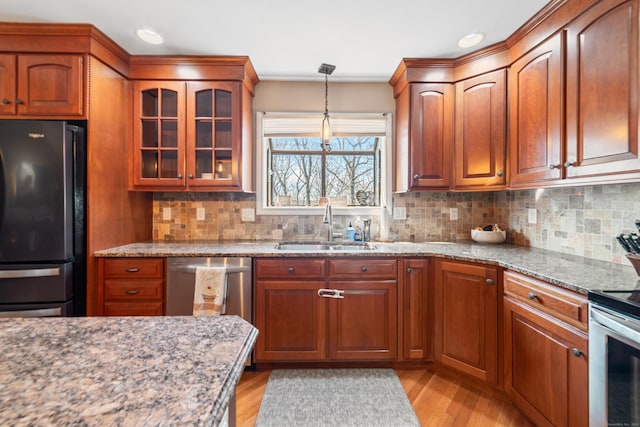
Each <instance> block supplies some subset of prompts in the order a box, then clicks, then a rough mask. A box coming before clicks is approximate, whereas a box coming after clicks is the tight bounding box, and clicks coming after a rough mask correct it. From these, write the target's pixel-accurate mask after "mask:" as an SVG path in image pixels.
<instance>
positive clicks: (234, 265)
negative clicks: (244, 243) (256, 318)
mask: <svg viewBox="0 0 640 427" xmlns="http://www.w3.org/2000/svg"><path fill="white" fill-rule="evenodd" d="M198 267H221V268H224V269H225V280H226V288H227V298H226V300H227V303H226V309H225V310H224V311H223V313H222V314H235V315H238V316H240V317H242V318H243V319H244V320H246V321H247V322H249V323H253V317H252V312H251V301H252V300H251V296H252V295H251V288H252V282H251V280H252V277H251V258H236V257H229V258H216V257H208V258H205V257H176V258H174V257H169V258H168V262H167V299H166V301H167V305H166V315H167V316H189V315H192V314H193V294H194V290H195V284H196V269H197V268H198Z"/></svg>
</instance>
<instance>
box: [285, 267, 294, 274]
mask: <svg viewBox="0 0 640 427" xmlns="http://www.w3.org/2000/svg"><path fill="white" fill-rule="evenodd" d="M287 271H289V273H293V272H294V271H295V269H294V268H293V267H289V268H288V269H287Z"/></svg>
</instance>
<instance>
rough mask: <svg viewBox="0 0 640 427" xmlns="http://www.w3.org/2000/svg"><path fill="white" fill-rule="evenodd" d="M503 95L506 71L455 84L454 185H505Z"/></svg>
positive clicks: (504, 115) (484, 186)
mask: <svg viewBox="0 0 640 427" xmlns="http://www.w3.org/2000/svg"><path fill="white" fill-rule="evenodd" d="M506 96H507V92H506V71H505V70H498V71H494V72H492V73H487V74H485V75H482V76H479V77H476V78H472V79H469V80H465V81H462V82H460V83H457V84H456V134H455V164H454V167H455V169H454V170H455V173H454V180H455V186H456V187H457V188H463V187H471V188H473V187H477V188H481V189H486V188H496V187H499V186H504V185H505V184H506V171H505V166H506V165H505V162H506V157H505V156H506V146H505V144H506V129H507V128H506V120H507V117H506V111H507V109H506V103H507V98H506Z"/></svg>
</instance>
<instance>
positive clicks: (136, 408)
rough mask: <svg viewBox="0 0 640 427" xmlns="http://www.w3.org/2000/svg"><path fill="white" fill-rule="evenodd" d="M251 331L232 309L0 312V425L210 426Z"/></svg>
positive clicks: (221, 409) (230, 391) (231, 389)
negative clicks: (207, 313) (167, 313)
mask: <svg viewBox="0 0 640 427" xmlns="http://www.w3.org/2000/svg"><path fill="white" fill-rule="evenodd" d="M256 336H257V330H256V329H255V328H254V327H253V326H252V325H251V324H249V323H247V322H245V321H244V320H242V319H241V318H240V317H237V316H215V317H204V316H199V317H195V316H184V317H176V316H172V317H109V318H107V317H83V318H81V317H73V318H31V319H28V318H27V319H17V318H9V319H0V348H2V353H1V355H0V424H1V425H12V426H23V425H25V426H27V425H28V426H31V425H56V426H57V425H60V426H62V425H64V426H68V425H78V426H80V425H82V426H116V425H118V426H126V425H131V426H134V425H135V426H148V425H153V426H158V425H212V426H215V425H218V424H219V423H220V422H221V421H222V420H223V418H224V414H225V411H226V409H227V407H228V406H229V404H230V402H232V397H233V395H234V393H235V386H236V385H237V382H238V380H239V378H240V375H241V374H242V371H243V369H244V363H245V360H246V358H247V357H248V355H249V354H250V352H251V349H252V348H253V345H254V343H255V339H256Z"/></svg>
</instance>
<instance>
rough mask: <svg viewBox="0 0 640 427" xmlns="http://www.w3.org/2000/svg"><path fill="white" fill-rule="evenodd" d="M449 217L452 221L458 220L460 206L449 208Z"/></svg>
mask: <svg viewBox="0 0 640 427" xmlns="http://www.w3.org/2000/svg"><path fill="white" fill-rule="evenodd" d="M449 219H450V220H451V221H457V220H458V208H449Z"/></svg>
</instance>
